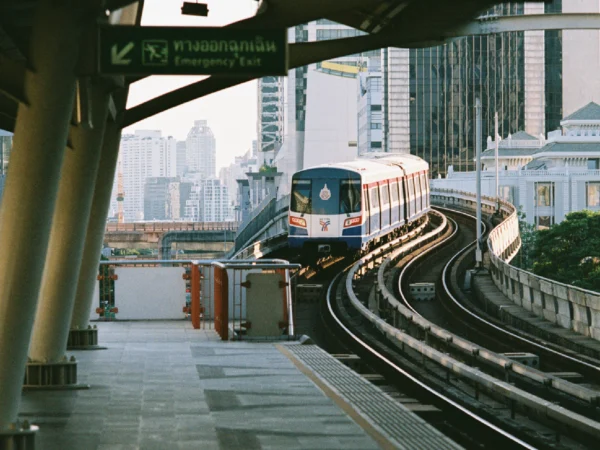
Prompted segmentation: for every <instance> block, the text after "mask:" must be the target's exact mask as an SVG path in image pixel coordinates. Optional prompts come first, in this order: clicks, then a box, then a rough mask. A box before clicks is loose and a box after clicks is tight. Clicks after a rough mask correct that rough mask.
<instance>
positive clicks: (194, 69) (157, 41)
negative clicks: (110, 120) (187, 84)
mask: <svg viewBox="0 0 600 450" xmlns="http://www.w3.org/2000/svg"><path fill="white" fill-rule="evenodd" d="M287 66H288V56H287V30H285V29H281V30H246V29H231V28H216V27H132V26H111V27H101V28H100V36H99V52H98V71H99V72H100V73H102V74H127V75H217V74H218V75H237V76H240V75H241V76H244V75H247V76H266V75H287Z"/></svg>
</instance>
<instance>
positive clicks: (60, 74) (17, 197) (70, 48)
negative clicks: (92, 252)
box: [0, 0, 91, 448]
mask: <svg viewBox="0 0 600 450" xmlns="http://www.w3.org/2000/svg"><path fill="white" fill-rule="evenodd" d="M84 5H87V2H84ZM90 18H91V17H90ZM84 19H85V17H84V15H83V14H82V7H81V6H80V3H79V2H75V1H56V0H40V1H39V2H38V3H37V5H36V12H35V18H34V22H33V30H32V35H31V41H30V42H31V51H30V57H29V67H30V70H29V71H28V72H27V74H26V76H25V92H26V93H27V101H28V103H29V104H28V105H23V104H21V105H19V109H18V113H17V121H16V127H15V136H14V141H13V144H14V147H13V152H12V154H11V162H10V173H9V174H8V177H7V180H6V188H5V191H4V197H3V199H2V207H1V208H0V248H1V249H2V255H3V257H2V258H0V392H2V394H1V395H0V431H4V430H9V429H13V430H14V429H15V425H14V422H15V420H16V419H17V413H18V410H19V403H20V399H21V388H22V385H23V374H24V372H25V363H26V361H27V349H28V347H29V342H30V337H31V329H32V326H33V319H34V316H35V310H36V306H37V299H38V294H39V288H40V283H41V280H42V271H43V268H44V261H45V258H46V250H47V248H48V239H49V237H50V229H51V224H52V214H53V211H54V204H55V200H56V194H57V191H58V182H59V179H60V169H61V164H62V161H63V156H64V151H65V147H66V143H67V133H68V129H69V122H70V119H71V115H72V112H73V100H74V97H75V81H76V80H75V63H76V61H77V58H78V47H79V43H80V35H81V31H82V29H83V26H84V24H85V21H84ZM11 423H12V425H11ZM17 428H18V427H17ZM3 439H4V438H3ZM9 445H12V444H9ZM9 448H10V447H9Z"/></svg>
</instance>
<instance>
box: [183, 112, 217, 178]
mask: <svg viewBox="0 0 600 450" xmlns="http://www.w3.org/2000/svg"><path fill="white" fill-rule="evenodd" d="M185 144H186V164H187V171H188V172H197V173H199V174H200V175H201V176H202V177H203V178H205V179H208V178H214V177H215V176H216V174H217V173H216V172H217V150H216V143H215V136H214V134H213V132H212V130H211V129H210V127H209V126H208V122H207V121H206V120H195V121H194V126H193V127H192V128H191V129H190V131H189V132H188V135H187V139H186V141H185Z"/></svg>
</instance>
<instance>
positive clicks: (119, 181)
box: [117, 162, 125, 223]
mask: <svg viewBox="0 0 600 450" xmlns="http://www.w3.org/2000/svg"><path fill="white" fill-rule="evenodd" d="M117 185H118V186H117V205H118V206H117V208H118V209H117V222H118V223H123V221H124V216H123V200H125V192H123V191H124V189H123V170H122V169H121V162H119V169H118V174H117Z"/></svg>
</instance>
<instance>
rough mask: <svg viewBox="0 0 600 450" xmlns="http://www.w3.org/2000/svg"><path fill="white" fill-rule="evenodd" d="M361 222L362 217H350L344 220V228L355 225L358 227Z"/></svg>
mask: <svg viewBox="0 0 600 450" xmlns="http://www.w3.org/2000/svg"><path fill="white" fill-rule="evenodd" d="M361 222H362V217H361V216H358V217H351V218H350V219H346V220H344V228H348V227H353V226H356V225H360V224H361Z"/></svg>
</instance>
